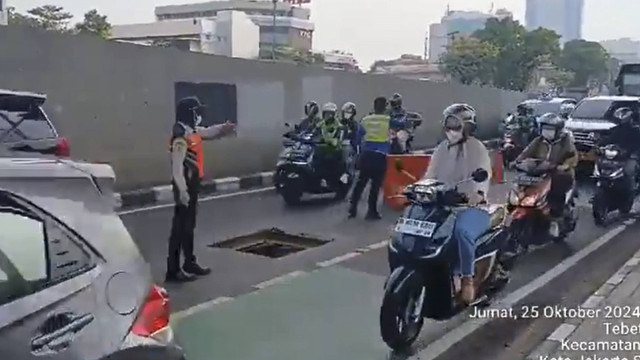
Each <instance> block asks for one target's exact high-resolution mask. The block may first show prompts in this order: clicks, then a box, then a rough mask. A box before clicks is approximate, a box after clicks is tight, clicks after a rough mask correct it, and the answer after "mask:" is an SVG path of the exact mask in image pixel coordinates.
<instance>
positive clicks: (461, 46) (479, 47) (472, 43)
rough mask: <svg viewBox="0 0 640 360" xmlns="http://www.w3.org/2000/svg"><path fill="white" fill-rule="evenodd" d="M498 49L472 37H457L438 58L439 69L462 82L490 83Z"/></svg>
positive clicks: (469, 83)
mask: <svg viewBox="0 0 640 360" xmlns="http://www.w3.org/2000/svg"><path fill="white" fill-rule="evenodd" d="M498 54H499V49H498V48H497V47H496V46H495V45H494V44H492V43H490V42H486V41H480V40H478V39H474V38H459V39H457V40H454V41H453V42H452V43H451V45H450V46H449V47H448V48H447V52H446V53H445V54H444V55H443V57H442V58H441V59H440V64H441V70H442V71H443V72H444V73H446V74H449V75H450V76H451V77H453V78H454V79H456V80H458V81H459V82H461V83H462V84H465V85H471V84H476V83H478V84H482V85H486V84H491V82H492V77H493V74H494V71H495V66H496V63H497V59H498Z"/></svg>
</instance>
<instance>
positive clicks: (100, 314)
mask: <svg viewBox="0 0 640 360" xmlns="http://www.w3.org/2000/svg"><path fill="white" fill-rule="evenodd" d="M114 182H115V175H114V172H113V170H112V169H111V167H110V166H109V165H102V164H88V163H81V162H73V161H67V160H60V159H56V158H53V157H52V158H46V157H37V158H34V157H33V155H17V154H16V153H7V152H3V151H2V150H0V229H1V231H0V354H2V356H1V357H2V359H11V360H26V359H42V358H43V357H42V356H43V355H44V356H45V357H46V358H47V359H50V360H58V359H60V360H62V359H64V360H76V359H77V360H92V359H107V358H108V359H146V358H149V359H158V360H179V359H184V357H183V355H182V352H181V351H180V349H179V348H178V347H177V346H175V345H173V344H172V338H173V334H172V331H171V327H170V325H169V315H170V312H171V311H170V302H169V298H168V296H167V293H166V291H165V290H164V289H163V288H161V287H158V286H156V285H154V284H153V283H152V281H151V274H150V270H149V266H148V264H147V263H146V262H145V261H144V259H143V258H142V255H141V254H140V252H139V250H138V248H137V247H136V245H135V243H134V242H133V240H132V239H131V236H130V235H129V233H128V232H127V230H126V229H125V227H124V225H123V224H122V222H121V221H120V219H119V218H118V216H117V214H116V213H115V212H114V205H115V204H114V203H115V201H114V198H113V185H114ZM132 352H135V353H136V354H135V355H131V353H132Z"/></svg>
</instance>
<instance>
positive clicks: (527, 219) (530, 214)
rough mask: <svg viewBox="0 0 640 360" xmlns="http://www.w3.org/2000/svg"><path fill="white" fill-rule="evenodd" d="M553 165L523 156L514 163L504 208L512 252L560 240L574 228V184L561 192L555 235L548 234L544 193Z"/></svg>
mask: <svg viewBox="0 0 640 360" xmlns="http://www.w3.org/2000/svg"><path fill="white" fill-rule="evenodd" d="M556 167H557V166H556V165H554V164H550V163H549V162H547V161H544V160H539V159H526V160H524V161H521V162H519V163H517V164H515V169H516V170H517V171H518V172H519V173H518V174H517V176H516V178H515V180H514V183H515V184H516V189H512V190H511V191H510V192H509V195H508V206H507V209H508V210H509V214H510V217H511V226H510V234H511V236H510V247H511V249H513V250H515V253H516V254H522V253H524V252H526V251H527V250H528V249H529V246H531V245H543V244H545V243H547V242H549V241H553V242H561V241H563V240H564V239H565V238H566V237H567V236H568V235H569V234H570V233H571V232H572V231H574V230H575V228H576V224H577V222H578V213H577V210H576V198H577V196H578V193H577V190H576V188H575V184H574V186H573V187H572V188H571V190H569V191H568V192H567V194H566V195H565V206H564V212H563V215H562V221H560V223H559V224H558V225H559V228H560V229H559V236H558V237H555V238H554V237H551V235H550V234H549V226H550V225H551V217H550V206H549V203H548V201H547V196H548V194H549V191H550V190H551V174H553V173H554V172H555V171H556Z"/></svg>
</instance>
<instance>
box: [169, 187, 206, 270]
mask: <svg viewBox="0 0 640 360" xmlns="http://www.w3.org/2000/svg"><path fill="white" fill-rule="evenodd" d="M172 186H173V198H174V201H175V204H176V205H175V206H174V209H173V222H172V224H171V237H170V238H169V255H168V256H167V273H168V274H175V273H177V272H178V271H179V270H180V250H182V254H183V255H184V262H185V264H189V263H194V262H195V261H196V257H195V255H194V254H193V237H194V235H193V233H194V230H195V228H196V217H197V214H198V212H197V210H198V191H199V190H200V179H199V178H197V177H194V179H191V180H190V181H189V182H188V183H187V192H188V193H189V204H188V205H187V206H185V205H182V204H181V203H180V194H179V191H178V187H177V186H176V184H175V183H172Z"/></svg>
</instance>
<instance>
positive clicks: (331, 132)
mask: <svg viewBox="0 0 640 360" xmlns="http://www.w3.org/2000/svg"><path fill="white" fill-rule="evenodd" d="M337 113H338V106H337V105H336V104H334V103H332V102H329V103H326V104H324V105H323V106H322V120H321V121H320V123H319V124H318V126H317V128H318V130H319V132H320V136H321V137H322V144H321V145H320V153H321V155H322V157H323V159H322V160H323V161H322V163H323V164H322V167H323V170H324V171H326V172H327V173H328V174H329V175H330V179H332V180H333V179H335V178H337V177H338V176H340V175H344V159H343V153H342V139H341V134H342V126H341V124H340V122H339V121H338V119H337V118H336V115H337Z"/></svg>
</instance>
